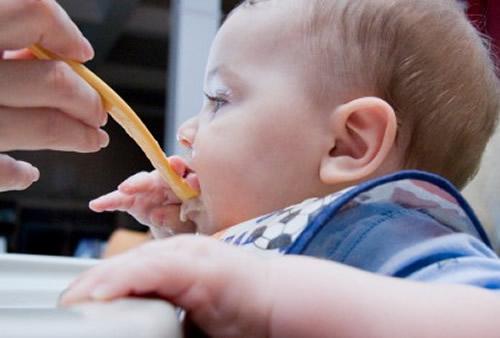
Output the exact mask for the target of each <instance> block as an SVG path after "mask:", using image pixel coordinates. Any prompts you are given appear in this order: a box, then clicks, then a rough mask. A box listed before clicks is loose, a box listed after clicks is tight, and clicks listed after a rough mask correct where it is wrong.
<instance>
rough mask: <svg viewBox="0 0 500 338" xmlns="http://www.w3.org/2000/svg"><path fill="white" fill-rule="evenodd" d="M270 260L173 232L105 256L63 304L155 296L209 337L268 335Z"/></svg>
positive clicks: (80, 279) (271, 284)
mask: <svg viewBox="0 0 500 338" xmlns="http://www.w3.org/2000/svg"><path fill="white" fill-rule="evenodd" d="M269 262H271V260H265V259H262V258H260V257H259V256H254V255H251V254H250V253H248V252H246V251H244V250H242V249H239V248H235V247H232V246H229V245H227V244H225V243H221V242H218V241H217V240H215V239H212V238H208V237H205V236H194V235H181V236H175V237H172V238H169V239H164V240H158V241H152V242H149V243H147V244H145V245H142V246H141V247H138V248H135V249H132V250H130V251H127V252H126V253H124V254H122V255H118V256H115V257H113V258H111V259H106V260H104V261H103V262H102V263H101V264H99V265H97V266H96V267H94V268H92V269H91V270H89V271H87V272H85V273H84V274H82V275H81V276H80V277H79V278H78V279H77V280H76V281H74V282H73V283H72V285H71V286H70V287H69V289H68V290H67V291H66V292H65V293H64V295H63V297H62V298H61V303H62V304H63V305H70V304H74V303H79V302H86V301H89V300H100V301H103V300H104V301H107V300H112V299H115V298H119V297H127V296H141V295H143V296H144V295H146V296H148V297H152V296H156V297H158V298H162V299H165V300H169V301H171V302H172V303H173V304H174V305H177V306H180V307H182V308H184V309H185V310H186V311H187V313H188V317H189V318H190V320H192V321H193V322H194V323H195V324H196V325H197V326H198V327H200V328H201V329H202V330H203V331H204V332H206V333H208V335H209V336H210V337H229V336H230V337H247V338H248V337H270V336H271V334H269V332H268V331H267V330H268V329H269V328H270V327H271V326H270V325H269V323H268V322H269V320H270V319H271V318H270V317H271V316H270V314H271V312H270V311H271V306H270V305H271V298H270V297H269V296H270V295H275V294H276V293H277V292H276V290H277V287H278V285H273V283H269V280H268V276H269V275H270V272H271V271H269V270H268V267H269ZM278 273H281V271H278ZM274 286H275V287H274ZM271 290H272V292H271ZM270 292H271V293H270ZM278 313H281V312H280V311H278ZM187 336H188V337H189V335H187Z"/></svg>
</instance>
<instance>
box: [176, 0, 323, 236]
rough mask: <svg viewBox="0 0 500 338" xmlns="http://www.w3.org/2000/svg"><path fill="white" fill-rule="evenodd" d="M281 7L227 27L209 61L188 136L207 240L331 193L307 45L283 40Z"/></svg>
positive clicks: (254, 11)
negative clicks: (306, 69) (307, 70)
mask: <svg viewBox="0 0 500 338" xmlns="http://www.w3.org/2000/svg"><path fill="white" fill-rule="evenodd" d="M271 3H273V2H270V4H271ZM280 3H282V5H279V6H278V5H270V4H267V2H264V3H262V5H259V6H258V7H257V8H243V9H240V10H237V11H236V12H235V13H234V14H233V15H232V16H231V17H230V18H229V19H228V20H227V21H226V23H225V24H224V25H223V27H222V28H221V30H220V31H219V33H218V34H217V36H216V39H215V41H214V43H213V45H212V49H211V53H210V56H209V59H208V65H207V71H206V78H205V84H204V87H205V88H204V89H205V92H206V96H207V99H206V100H205V102H204V105H203V107H202V109H201V111H200V113H199V115H198V116H197V117H196V118H194V119H191V120H189V121H187V122H186V123H185V124H184V125H183V126H182V127H181V129H180V136H181V137H186V138H188V139H189V143H191V144H192V157H193V158H192V163H191V165H192V169H193V170H194V171H195V173H196V176H197V179H198V180H199V183H200V187H201V191H202V195H201V199H202V202H203V204H204V205H205V210H206V214H192V215H191V217H190V218H191V219H192V220H193V221H195V223H197V225H198V231H199V232H201V233H205V234H211V233H215V232H217V231H219V230H221V229H223V228H226V227H228V226H231V225H234V224H237V223H239V222H242V221H244V220H247V219H251V218H254V217H257V216H259V215H262V214H265V213H268V212H270V211H273V210H276V209H279V208H282V207H284V206H287V205H290V204H293V203H297V202H299V201H301V200H303V199H306V198H308V197H311V196H316V195H318V194H319V193H323V192H325V191H324V190H325V187H324V186H323V185H322V184H321V182H320V179H319V166H320V160H321V156H322V155H323V154H322V151H323V150H324V149H325V148H326V145H325V142H328V141H329V140H327V139H326V138H325V137H322V136H321V135H324V134H325V131H326V130H327V127H328V126H327V125H326V124H327V123H325V122H327V119H325V114H322V113H321V112H319V111H313V109H314V108H313V107H312V106H311V104H310V102H309V99H308V97H307V94H306V92H305V90H304V89H303V86H304V84H303V83H304V82H303V76H302V75H301V74H302V72H300V71H299V69H300V68H299V67H303V65H302V62H303V61H302V60H301V52H302V51H300V49H299V48H298V47H296V45H299V44H300V43H299V42H297V41H294V40H293V34H289V33H285V34H284V33H283V32H284V31H286V30H287V26H289V22H287V21H289V19H290V17H289V16H288V13H287V12H286V11H287V8H285V7H284V6H286V5H284V4H283V3H287V2H286V1H285V2H280Z"/></svg>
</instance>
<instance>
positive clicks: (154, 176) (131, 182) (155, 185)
mask: <svg viewBox="0 0 500 338" xmlns="http://www.w3.org/2000/svg"><path fill="white" fill-rule="evenodd" d="M155 189H168V185H167V183H166V182H165V181H164V180H163V179H162V178H161V176H160V173H159V172H158V170H154V171H152V172H145V171H142V172H140V173H137V174H135V175H133V176H130V177H129V178H127V179H126V180H125V181H123V182H122V183H121V184H120V185H119V186H118V190H119V191H121V192H123V193H126V194H130V195H132V194H140V193H144V192H150V191H152V190H155Z"/></svg>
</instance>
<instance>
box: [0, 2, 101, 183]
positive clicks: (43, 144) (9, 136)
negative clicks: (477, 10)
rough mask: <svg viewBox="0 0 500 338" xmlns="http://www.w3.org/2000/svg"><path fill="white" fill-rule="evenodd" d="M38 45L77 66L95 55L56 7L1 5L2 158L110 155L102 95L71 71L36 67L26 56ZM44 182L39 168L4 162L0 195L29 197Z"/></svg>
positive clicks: (47, 64)
mask: <svg viewBox="0 0 500 338" xmlns="http://www.w3.org/2000/svg"><path fill="white" fill-rule="evenodd" d="M34 43H38V44H40V45H41V46H43V47H45V48H46V49H48V50H51V51H52V52H54V53H56V54H58V55H60V56H61V57H63V58H68V59H73V60H76V61H79V62H85V61H88V60H90V59H91V58H92V57H93V54H94V52H93V50H92V47H91V46H90V43H89V42H88V41H87V40H86V39H85V38H84V37H83V35H82V34H81V32H80V31H79V30H78V28H77V27H76V25H75V24H74V23H73V22H72V21H71V19H70V18H69V17H68V15H67V14H66V13H65V11H64V10H63V9H62V8H61V7H60V6H59V5H58V4H57V3H56V1H54V0H2V1H0V152H5V151H12V150H40V149H50V150H60V151H76V152H84V153H86V152H95V151H98V150H100V149H101V148H102V147H105V146H106V145H107V144H108V142H109V137H108V135H107V134H106V132H104V131H103V130H101V129H100V127H101V126H103V125H104V124H105V123H106V119H107V115H106V112H105V111H104V108H103V106H102V102H101V98H100V96H99V94H98V93H97V92H96V91H95V90H93V89H92V87H90V85H88V84H87V83H86V82H85V81H84V80H82V79H81V78H80V77H79V76H78V75H77V74H76V73H74V72H73V71H72V70H71V68H70V67H69V66H67V65H66V64H65V63H63V62H61V61H40V60H34V59H33V57H32V56H31V54H30V53H29V52H28V51H27V50H26V48H27V47H29V46H31V45H32V44H34ZM38 176H39V173H38V170H37V169H36V168H34V167H33V166H31V165H29V164H27V163H25V162H20V161H15V160H14V159H12V158H10V157H8V156H6V155H1V157H0V191H6V190H19V189H24V188H26V187H28V186H29V185H30V184H31V183H32V182H34V181H36V180H37V179H38Z"/></svg>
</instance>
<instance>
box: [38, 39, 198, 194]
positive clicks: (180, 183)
mask: <svg viewBox="0 0 500 338" xmlns="http://www.w3.org/2000/svg"><path fill="white" fill-rule="evenodd" d="M30 50H31V52H32V53H33V55H34V56H35V57H37V58H38V59H42V60H60V58H59V57H57V55H55V54H53V53H51V52H50V51H47V50H45V49H43V48H42V47H40V46H36V45H35V46H32V47H31V48H30ZM63 61H64V62H66V63H67V64H68V65H69V66H70V67H71V68H72V69H73V70H74V71H75V72H76V73H77V74H78V75H80V76H81V77H82V78H83V79H84V80H85V81H87V82H88V83H89V84H90V85H91V86H92V87H93V88H94V89H95V90H96V91H97V92H98V93H99V94H100V95H101V97H102V100H103V103H104V106H105V108H106V110H107V111H108V112H109V114H110V115H111V116H112V117H113V119H114V120H115V121H116V122H118V124H119V125H120V126H122V128H123V129H125V131H126V132H127V134H128V135H129V136H130V137H131V138H132V139H133V140H134V141H135V142H136V143H137V144H138V145H139V147H140V148H141V149H142V151H143V152H144V154H146V156H147V158H148V159H149V161H150V162H151V164H152V165H153V167H155V169H157V170H158V172H159V173H160V175H161V176H162V178H163V179H164V180H165V181H167V183H168V184H169V185H170V187H171V188H172V190H173V191H174V193H175V194H176V195H177V197H179V198H180V199H181V200H183V201H187V200H189V199H190V198H193V197H196V196H197V195H198V192H197V191H195V190H194V189H192V188H191V187H190V186H189V185H188V184H187V183H186V182H185V181H184V180H183V179H182V178H181V177H179V175H177V173H176V172H175V171H174V170H173V169H172V167H171V166H170V164H169V162H168V159H167V157H166V155H165V153H164V152H163V150H162V149H161V147H160V145H159V144H158V142H157V141H156V140H155V139H154V137H153V135H151V133H150V132H149V130H148V129H147V128H146V126H145V125H144V123H143V122H142V121H141V119H140V118H139V117H138V116H137V115H136V114H135V112H134V111H133V110H132V108H130V106H129V105H128V104H127V103H126V102H125V101H124V100H123V99H122V98H121V97H120V96H119V95H118V94H116V92H115V91H114V90H113V89H111V88H110V87H109V86H108V85H107V84H106V83H105V82H104V81H102V80H101V79H100V78H99V77H98V76H97V75H95V74H94V73H93V72H91V71H90V70H89V69H88V68H87V67H85V66H84V65H82V64H80V63H78V62H74V61H71V60H63Z"/></svg>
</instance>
